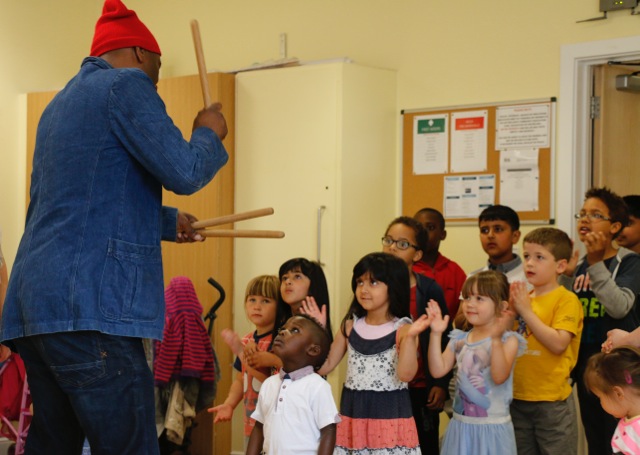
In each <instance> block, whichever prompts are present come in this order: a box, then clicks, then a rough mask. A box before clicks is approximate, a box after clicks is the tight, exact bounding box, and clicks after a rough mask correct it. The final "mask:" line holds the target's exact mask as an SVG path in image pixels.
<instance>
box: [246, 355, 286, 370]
mask: <svg viewBox="0 0 640 455" xmlns="http://www.w3.org/2000/svg"><path fill="white" fill-rule="evenodd" d="M245 358H246V359H247V365H249V366H250V367H251V368H256V369H259V368H270V367H274V366H277V363H278V361H277V359H278V357H277V356H276V355H275V354H272V353H271V352H267V351H256V352H254V353H253V354H252V355H251V356H249V357H245Z"/></svg>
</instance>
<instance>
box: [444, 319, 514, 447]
mask: <svg viewBox="0 0 640 455" xmlns="http://www.w3.org/2000/svg"><path fill="white" fill-rule="evenodd" d="M470 333H471V332H463V331H461V330H454V331H452V332H451V335H449V337H450V338H451V341H449V347H448V349H452V350H453V352H454V353H455V355H456V363H457V366H458V371H457V375H456V394H455V396H454V399H453V418H452V419H451V421H450V422H449V426H448V427H447V432H446V434H445V437H444V442H443V445H442V451H441V454H443V455H460V454H471V453H473V454H474V455H514V454H516V453H517V449H516V440H515V435H514V432H513V424H512V423H511V416H510V414H509V404H510V403H511V400H512V398H513V368H512V369H511V373H510V375H509V378H508V379H507V380H506V381H505V382H503V383H502V384H500V385H496V384H495V383H494V382H493V380H492V379H491V370H490V367H491V365H490V360H491V338H485V339H483V340H480V341H477V342H475V343H470V342H469V334H470ZM512 336H515V337H516V338H517V339H518V355H521V354H522V352H523V351H524V348H525V346H526V341H525V340H524V338H522V337H521V336H520V335H518V334H517V333H515V332H506V333H505V334H504V335H503V337H502V341H503V342H504V341H506V340H507V338H509V337H512Z"/></svg>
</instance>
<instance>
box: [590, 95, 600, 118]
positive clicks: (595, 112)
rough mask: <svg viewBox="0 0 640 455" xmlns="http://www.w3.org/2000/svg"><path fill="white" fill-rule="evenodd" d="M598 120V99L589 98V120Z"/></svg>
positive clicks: (596, 97)
mask: <svg viewBox="0 0 640 455" xmlns="http://www.w3.org/2000/svg"><path fill="white" fill-rule="evenodd" d="M598 118H600V97H599V96H592V97H591V119H592V120H595V119H598Z"/></svg>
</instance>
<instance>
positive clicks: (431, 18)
mask: <svg viewBox="0 0 640 455" xmlns="http://www.w3.org/2000/svg"><path fill="white" fill-rule="evenodd" d="M597 4H598V2H597V1H596V0H589V1H585V0H566V1H562V2H558V1H555V0H537V1H535V2H525V1H515V2H514V1H512V0H511V1H506V0H492V1H491V2H486V1H484V2H481V1H472V2H460V3H459V6H456V5H455V2H438V1H433V0H396V1H390V0H329V1H320V0H316V1H310V0H303V1H300V0H270V1H265V0H260V1H257V0H241V1H238V0H233V1H222V0H182V1H177V0H154V1H151V0H129V1H128V2H127V5H128V6H129V7H131V8H132V9H135V10H136V11H137V12H138V14H139V15H140V16H141V17H142V19H143V20H144V21H145V22H146V24H147V25H148V26H149V27H150V28H151V29H152V30H153V31H154V33H155V35H156V37H157V39H158V41H159V43H160V46H161V48H162V50H163V54H164V56H163V68H162V73H161V76H162V77H171V76H180V75H185V74H194V73H196V71H197V67H196V62H195V58H194V51H193V45H192V41H191V34H190V29H189V21H190V20H191V19H194V18H195V19H198V20H199V22H200V28H201V33H202V39H203V46H204V52H205V58H206V60H207V67H208V68H209V70H216V69H217V70H230V69H234V68H239V67H243V66H247V65H249V64H251V63H254V62H258V61H264V60H268V59H272V58H278V56H279V35H280V33H283V32H285V33H287V36H288V41H289V46H288V51H289V52H288V55H289V56H295V57H298V58H300V59H301V60H305V61H308V60H319V59H326V58H333V57H340V56H348V57H350V58H352V59H353V60H355V61H356V62H358V63H361V64H365V65H370V66H379V67H384V68H391V69H395V70H397V74H398V112H399V111H400V110H401V109H412V108H424V107H437V106H449V105H459V104H474V103H483V102H498V101H511V100H518V99H532V98H541V97H548V96H557V95H558V92H559V69H560V47H561V46H562V45H563V44H569V43H579V42H587V41H596V40H605V39H613V38H620V37H626V36H632V35H634V34H637V33H638V32H637V30H638V25H639V21H640V19H639V18H638V17H636V16H631V15H629V14H628V12H627V11H620V12H614V13H611V14H609V19H607V20H604V21H597V22H590V23H582V24H577V23H576V21H577V20H580V19H586V18H589V17H594V16H598V15H600V13H599V12H598V10H597V9H598V5H597ZM101 8H102V2H101V1H99V0H92V1H87V0H59V1H56V2H51V1H49V0H29V1H24V2H16V1H13V0H0V11H2V14H0V64H1V68H2V69H1V71H0V105H1V106H2V108H1V109H0V137H2V138H3V140H2V146H1V147H0V163H2V165H1V166H0V194H1V195H2V197H1V198H0V228H1V229H2V230H3V238H2V241H3V247H4V251H5V254H6V256H7V260H8V263H9V266H11V265H12V263H13V258H14V256H15V251H16V249H17V245H18V242H19V238H20V235H21V232H22V226H23V223H24V196H23V186H24V180H23V174H24V149H23V148H24V145H23V140H22V138H23V137H24V129H23V125H22V122H21V117H24V112H23V110H22V107H21V98H20V94H23V93H27V92H33V91H43V90H52V89H59V88H61V87H62V86H63V85H64V84H65V82H66V81H67V80H68V79H69V78H70V77H71V76H73V74H75V72H76V71H77V69H78V67H79V65H80V62H81V60H82V58H83V57H84V56H85V54H86V53H87V52H88V49H89V44H90V40H91V36H92V33H93V26H94V23H95V20H96V18H97V17H98V15H99V13H100V11H101ZM559 103H562V100H559ZM563 133H564V132H562V131H559V132H558V135H559V136H560V135H562V134H563ZM398 149H399V146H398ZM557 153H563V151H562V150H558V151H557ZM557 185H558V186H557V194H558V195H562V181H558V182H557ZM398 199H399V196H398ZM476 239H477V238H476V237H475V230H474V228H472V227H467V228H455V229H450V230H449V238H448V239H447V241H445V242H444V244H443V251H444V253H445V254H448V255H450V256H452V257H454V258H456V259H457V260H458V261H459V262H460V263H461V264H462V265H463V267H464V268H465V269H467V270H468V269H472V268H475V267H476V266H477V265H479V263H480V262H482V261H483V260H484V256H483V254H482V251H481V250H480V248H479V244H478V243H477V241H476Z"/></svg>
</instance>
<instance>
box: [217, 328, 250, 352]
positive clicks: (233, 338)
mask: <svg viewBox="0 0 640 455" xmlns="http://www.w3.org/2000/svg"><path fill="white" fill-rule="evenodd" d="M220 336H221V337H222V340H223V341H224V342H225V343H226V344H227V345H228V346H229V347H230V348H231V352H233V353H234V354H235V355H236V357H239V356H240V354H242V352H243V350H244V347H243V346H242V340H241V339H240V337H239V336H238V334H237V333H236V332H234V331H233V330H231V329H223V330H222V332H220Z"/></svg>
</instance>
